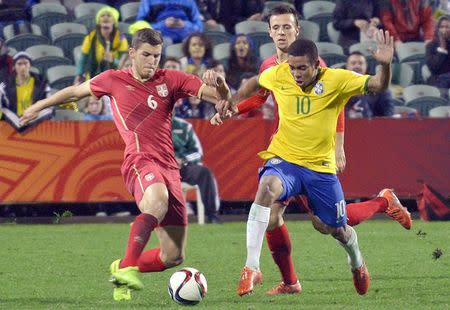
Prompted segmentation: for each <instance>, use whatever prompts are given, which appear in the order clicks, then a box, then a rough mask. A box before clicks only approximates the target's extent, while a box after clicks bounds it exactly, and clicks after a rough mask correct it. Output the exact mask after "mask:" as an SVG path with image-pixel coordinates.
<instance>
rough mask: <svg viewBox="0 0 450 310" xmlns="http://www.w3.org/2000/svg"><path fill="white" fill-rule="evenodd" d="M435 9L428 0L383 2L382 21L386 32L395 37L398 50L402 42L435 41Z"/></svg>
mask: <svg viewBox="0 0 450 310" xmlns="http://www.w3.org/2000/svg"><path fill="white" fill-rule="evenodd" d="M432 11H433V9H432V7H431V5H430V4H429V1H428V0H389V1H388V0H383V1H382V2H381V6H380V19H381V22H382V24H383V26H384V28H385V29H386V30H389V33H390V34H391V35H392V36H393V37H394V41H395V48H396V50H398V48H399V45H400V44H401V43H402V42H409V41H425V43H428V42H429V41H431V40H432V39H433V32H434V21H433V15H432V14H433V12H432Z"/></svg>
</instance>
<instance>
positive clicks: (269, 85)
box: [258, 67, 277, 91]
mask: <svg viewBox="0 0 450 310" xmlns="http://www.w3.org/2000/svg"><path fill="white" fill-rule="evenodd" d="M276 73H277V67H271V68H268V69H266V70H264V71H263V72H262V73H261V74H260V75H259V76H258V83H259V85H260V86H261V87H264V88H265V89H268V90H272V91H273V89H274V88H275V83H276Z"/></svg>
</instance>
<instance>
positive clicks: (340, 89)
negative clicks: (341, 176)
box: [258, 63, 370, 173]
mask: <svg viewBox="0 0 450 310" xmlns="http://www.w3.org/2000/svg"><path fill="white" fill-rule="evenodd" d="M369 77H370V76H369V75H360V74H358V73H355V72H353V71H349V70H344V69H331V68H320V72H319V76H318V78H317V80H316V82H315V83H313V84H312V85H310V86H308V87H307V88H306V89H305V90H303V89H302V88H301V87H300V86H298V85H297V83H296V82H295V80H294V77H293V76H292V74H291V72H290V69H289V64H287V63H284V64H280V65H278V66H275V67H272V68H269V69H267V70H265V71H263V72H262V73H261V74H260V76H259V84H260V85H261V86H262V87H264V88H266V89H268V90H270V91H272V93H273V95H274V96H275V99H276V102H277V103H278V113H279V123H278V130H277V131H276V133H275V134H274V136H273V137H272V141H271V142H270V145H269V147H268V149H267V150H266V151H262V152H260V153H258V155H259V156H260V157H261V158H262V159H264V160H268V159H270V158H272V157H275V156H278V157H281V158H282V159H284V160H286V161H289V162H291V163H294V164H297V165H300V166H303V167H306V168H308V169H311V170H313V171H317V172H325V173H336V159H335V135H336V123H337V118H338V115H339V113H340V112H341V110H342V109H343V108H344V106H345V104H346V103H347V101H348V100H349V99H350V97H352V96H354V95H358V94H363V93H366V92H367V83H368V81H369Z"/></svg>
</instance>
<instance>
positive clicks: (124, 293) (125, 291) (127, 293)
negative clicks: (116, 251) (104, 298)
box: [109, 259, 131, 301]
mask: <svg viewBox="0 0 450 310" xmlns="http://www.w3.org/2000/svg"><path fill="white" fill-rule="evenodd" d="M119 264H120V259H118V260H115V261H113V262H112V264H111V266H110V267H109V270H110V271H111V280H109V281H110V282H112V283H113V285H114V291H113V298H114V300H116V301H122V300H131V290H130V289H129V288H128V287H127V285H126V284H120V283H118V282H117V281H116V280H115V278H114V275H113V274H114V273H115V272H117V271H118V270H119Z"/></svg>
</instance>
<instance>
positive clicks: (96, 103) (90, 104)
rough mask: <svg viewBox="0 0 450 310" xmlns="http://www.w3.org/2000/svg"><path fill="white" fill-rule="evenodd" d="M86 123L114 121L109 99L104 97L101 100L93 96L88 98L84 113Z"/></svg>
mask: <svg viewBox="0 0 450 310" xmlns="http://www.w3.org/2000/svg"><path fill="white" fill-rule="evenodd" d="M84 113H85V114H84V120H85V121H109V120H112V115H111V109H110V108H109V98H108V97H107V96H103V97H101V98H100V99H97V98H95V97H94V96H91V97H89V98H88V101H87V104H86V108H85V111H84Z"/></svg>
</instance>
